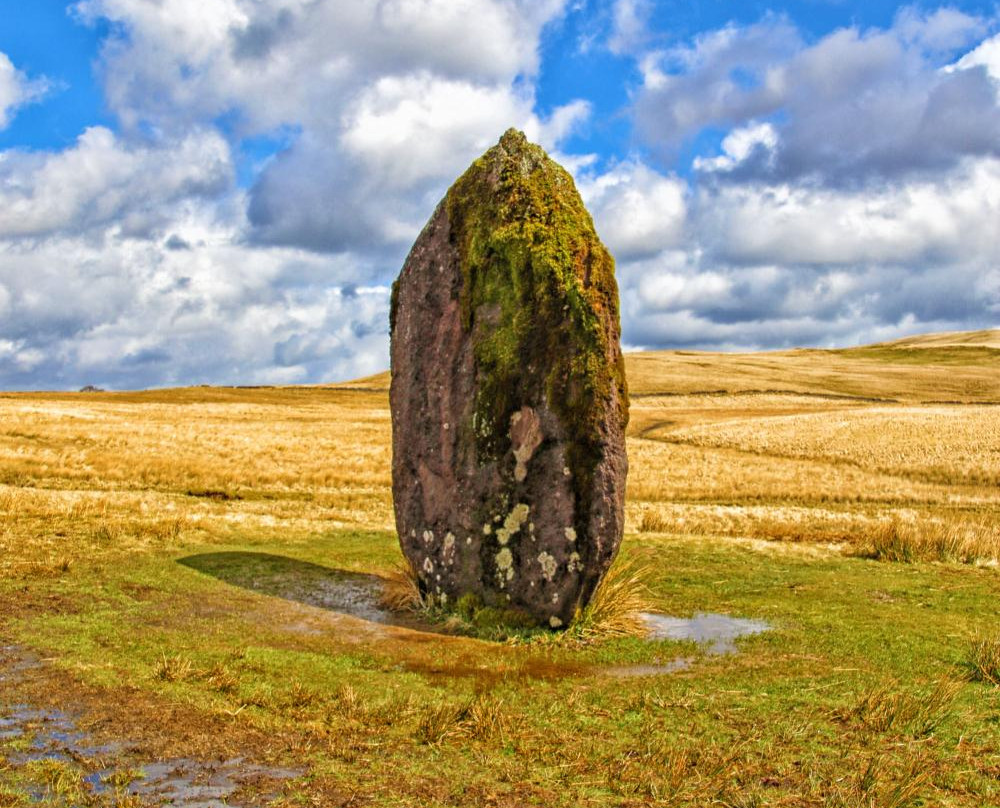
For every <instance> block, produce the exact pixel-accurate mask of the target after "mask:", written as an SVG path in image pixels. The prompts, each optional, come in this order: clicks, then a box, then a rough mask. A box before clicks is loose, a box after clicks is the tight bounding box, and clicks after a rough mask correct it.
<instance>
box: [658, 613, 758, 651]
mask: <svg viewBox="0 0 1000 808" xmlns="http://www.w3.org/2000/svg"><path fill="white" fill-rule="evenodd" d="M641 617H642V619H643V621H644V622H645V623H646V626H647V628H648V629H649V639H651V640H693V641H694V642H696V643H700V644H702V645H705V646H707V648H706V650H707V651H708V653H710V654H735V653H736V643H735V642H734V640H737V639H739V638H740V637H750V636H752V635H754V634H763V633H764V632H765V631H770V629H771V626H769V625H768V624H767V623H765V622H764V621H763V620H750V619H747V618H745V617H729V616H728V615H725V614H710V613H708V612H695V614H694V616H693V617H687V618H685V617H670V616H669V615H665V614H650V613H644V614H642V615H641Z"/></svg>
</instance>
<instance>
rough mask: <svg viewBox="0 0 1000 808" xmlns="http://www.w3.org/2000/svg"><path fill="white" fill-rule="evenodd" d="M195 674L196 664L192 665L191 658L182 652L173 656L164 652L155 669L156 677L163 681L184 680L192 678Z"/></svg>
mask: <svg viewBox="0 0 1000 808" xmlns="http://www.w3.org/2000/svg"><path fill="white" fill-rule="evenodd" d="M193 674H194V665H192V663H191V660H190V659H188V658H187V657H184V656H181V655H180V654H178V655H177V656H172V657H168V656H167V655H166V654H164V655H163V656H162V657H161V658H160V661H159V662H157V663H156V667H155V668H154V670H153V676H154V678H156V679H159V680H160V681H161V682H184V681H187V680H188V679H190V678H191V676H192V675H193Z"/></svg>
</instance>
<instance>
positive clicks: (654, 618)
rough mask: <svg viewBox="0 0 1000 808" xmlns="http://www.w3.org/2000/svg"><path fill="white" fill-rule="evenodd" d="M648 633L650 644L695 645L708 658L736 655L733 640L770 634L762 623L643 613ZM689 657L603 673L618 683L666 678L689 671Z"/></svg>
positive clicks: (715, 616) (723, 617)
mask: <svg viewBox="0 0 1000 808" xmlns="http://www.w3.org/2000/svg"><path fill="white" fill-rule="evenodd" d="M640 616H641V617H642V620H643V622H644V623H645V624H646V628H647V629H648V630H649V633H648V634H647V635H646V636H647V639H650V640H675V641H684V640H687V641H694V642H696V643H698V644H699V645H703V646H705V650H706V652H707V653H709V654H715V655H721V654H735V653H736V652H737V648H736V642H735V641H736V640H737V639H739V638H740V637H749V636H752V635H754V634H762V633H763V632H765V631H770V630H771V627H770V626H769V625H768V624H767V623H765V622H764V621H763V620H749V619H747V618H743V617H729V616H728V615H724V614H709V613H707V612H696V613H695V615H694V616H693V617H687V618H685V617H670V616H669V615H666V614H651V613H648V612H647V613H643V614H642V615H640ZM693 662H694V659H693V658H692V657H677V658H676V659H671V660H668V661H667V662H664V663H661V662H660V661H659V660H656V661H655V662H654V663H653V664H647V665H619V666H616V667H613V668H607V669H606V670H605V673H606V674H607V675H608V676H613V677H615V678H617V679H632V678H637V677H641V676H665V675H667V674H670V673H677V672H678V671H682V670H686V669H687V668H690V667H691V665H692V663H693Z"/></svg>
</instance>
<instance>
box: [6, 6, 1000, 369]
mask: <svg viewBox="0 0 1000 808" xmlns="http://www.w3.org/2000/svg"><path fill="white" fill-rule="evenodd" d="M567 5H568V4H567V2H566V0H357V1H356V2H350V3H344V2H336V0H159V2H156V3H150V2H148V0H82V2H79V3H77V4H76V6H75V7H74V8H75V13H76V14H77V16H78V18H79V19H80V20H82V21H84V22H101V23H102V24H103V23H107V22H110V23H111V25H110V26H106V27H105V26H103V25H102V30H106V31H107V34H106V36H105V39H104V44H103V47H102V50H101V55H100V59H99V70H100V77H101V81H102V83H103V86H104V89H105V96H106V102H107V106H108V109H109V110H110V112H111V114H112V115H113V117H114V124H112V125H107V126H96V127H92V128H90V129H87V130H85V131H84V132H82V133H80V136H79V137H78V139H77V140H76V142H74V143H72V144H71V145H69V146H67V147H66V148H65V149H63V150H61V151H56V152H32V151H29V150H25V149H20V150H17V149H13V150H8V151H6V152H0V386H2V387H41V386H50V387H76V386H82V385H83V384H98V385H100V386H105V387H135V386H147V385H163V384H190V383H200V382H215V383H240V384H242V383H261V384H265V383H293V382H315V381H325V380H330V379H336V378H345V377H349V376H357V375H361V374H364V373H369V372H375V371H377V370H380V369H383V368H384V367H385V365H386V363H387V347H388V334H387V325H388V324H387V314H388V305H389V301H388V294H389V293H388V283H389V281H390V280H391V278H392V277H393V276H394V275H395V274H396V272H397V271H398V268H399V266H400V264H401V262H402V259H403V256H404V253H405V250H406V249H407V247H408V245H409V244H410V243H411V242H412V240H413V238H414V237H415V236H416V234H417V232H418V230H419V228H420V226H421V225H422V224H423V223H424V222H425V221H426V219H427V217H428V216H429V214H430V212H431V210H432V208H433V205H434V204H435V203H436V202H437V201H438V199H440V197H441V195H442V193H443V192H444V190H445V188H446V187H447V185H448V184H449V183H450V182H451V181H452V180H453V179H454V177H455V176H456V175H457V173H458V172H460V171H461V170H462V169H464V168H465V166H466V165H467V164H468V163H469V162H470V161H471V160H472V159H473V158H474V157H476V156H477V155H478V154H480V153H481V152H482V151H483V150H484V149H485V148H487V147H488V146H489V145H491V144H492V143H494V142H495V141H496V139H497V137H498V136H499V135H500V134H501V132H502V131H503V130H504V129H506V128H507V127H508V126H511V125H514V126H519V127H520V128H522V129H524V130H525V131H526V132H527V134H528V136H529V137H530V138H532V139H533V140H536V141H538V142H541V143H542V144H543V145H544V146H546V147H547V148H548V149H549V150H550V152H552V153H553V154H554V155H555V156H556V157H557V158H558V159H559V160H560V161H562V162H563V163H564V164H565V165H567V167H569V168H570V169H571V171H572V172H573V173H574V174H575V176H576V179H577V184H578V187H579V188H580V190H581V192H582V194H583V196H584V198H585V201H586V202H587V204H588V206H589V208H590V209H591V211H592V212H593V215H594V220H595V224H596V226H597V229H598V232H599V233H600V235H601V236H602V238H603V239H604V240H605V241H606V243H607V244H608V245H609V247H610V248H611V249H612V251H613V252H614V254H615V255H616V258H617V262H618V272H619V283H620V287H621V300H622V312H623V333H624V338H625V341H626V342H627V343H628V344H629V345H631V346H644V347H661V346H667V345H671V346H684V345H686V346H695V347H703V348H754V347H779V346H784V345H793V344H814V345H815V344H847V343H854V342H859V341H866V340H875V339H885V338H890V337H893V336H896V335H898V334H901V333H905V332H907V331H916V330H943V329H947V328H962V327H967V328H973V327H984V326H989V325H994V324H995V323H996V318H997V317H1000V237H998V236H997V235H996V228H995V227H994V222H995V221H996V220H997V215H998V214H1000V192H998V191H997V189H998V188H1000V154H998V153H997V149H998V147H997V143H1000V138H998V135H1000V129H998V127H1000V117H998V103H997V95H996V93H997V91H998V83H1000V45H998V44H997V43H998V42H1000V38H984V37H987V36H988V34H989V33H990V31H991V30H994V28H993V27H992V26H994V23H995V21H991V20H983V19H979V18H975V17H971V16H969V15H966V14H963V13H961V12H959V11H956V10H953V9H938V10H930V11H926V10H918V9H902V10H901V11H900V12H899V13H898V14H897V17H896V19H895V21H894V22H893V24H892V25H891V26H890V27H889V28H887V29H884V30H883V29H865V30H863V29H860V28H856V27H849V28H844V29H840V30H837V31H832V32H830V33H828V34H827V35H826V36H823V37H821V38H819V39H809V38H807V37H805V36H803V35H802V33H801V32H800V31H799V29H798V28H797V27H796V26H795V25H794V23H793V22H792V21H791V20H790V19H788V18H785V17H780V16H774V15H770V16H765V17H764V18H763V19H762V20H760V21H759V22H758V23H756V24H753V25H748V26H737V25H729V26H725V27H723V28H721V29H719V30H715V31H706V32H702V33H701V34H699V35H697V36H695V37H694V38H692V39H691V40H690V41H687V42H681V43H679V44H676V45H675V46H673V47H670V48H663V47H661V46H659V45H657V44H656V43H663V42H667V41H671V40H670V38H669V37H668V36H666V35H665V32H656V31H653V30H651V28H650V26H651V20H652V16H651V12H652V10H653V4H652V3H650V2H647V0H616V2H614V3H613V4H612V5H610V6H609V7H607V8H609V11H610V14H609V15H604V14H603V12H602V13H601V14H600V15H598V16H599V18H600V21H601V23H602V24H603V25H605V29H604V31H603V34H602V35H601V37H599V40H600V41H604V42H606V43H607V46H608V50H610V51H612V52H613V53H614V54H616V55H617V56H616V58H630V57H631V58H634V60H635V67H636V69H637V72H636V75H637V76H639V79H638V82H639V83H638V85H637V86H636V87H635V88H633V89H634V92H633V93H632V94H631V96H630V99H631V108H630V111H631V113H632V122H633V123H634V125H635V137H634V139H633V140H632V141H631V145H633V146H634V147H635V151H634V153H631V154H619V155H615V156H611V157H610V159H608V155H602V156H597V155H592V154H571V153H565V151H564V148H565V144H566V143H567V142H573V141H570V140H569V135H571V134H573V133H574V132H576V131H578V130H579V129H580V128H581V124H583V123H585V122H586V121H588V119H589V117H590V116H591V114H592V109H591V105H590V103H589V102H588V100H587V99H585V98H583V99H572V98H569V99H564V100H565V103H564V104H563V105H562V106H557V107H556V108H554V109H552V108H551V107H550V108H549V110H548V112H547V113H546V114H545V115H541V114H540V113H539V105H538V103H537V99H536V91H535V82H536V80H537V77H538V75H539V71H540V68H541V63H540V58H541V57H540V54H541V53H542V52H543V49H542V48H541V43H542V38H543V32H544V31H545V30H546V26H548V25H550V24H551V23H553V22H554V21H557V20H559V18H560V17H561V16H562V15H563V14H564V13H565V11H566V6H567ZM588 8H589V6H588ZM609 26H610V27H609ZM673 41H676V40H673ZM605 56H607V53H606V52H605ZM608 58H610V57H608ZM11 87H13V88H14V89H13V90H11V89H10V88H11ZM32 88H33V89H32ZM43 90H44V86H43V83H37V82H36V83H35V84H32V82H31V80H29V79H27V78H26V77H25V76H23V75H22V74H21V73H18V72H17V70H16V69H15V68H14V67H13V65H10V64H9V60H6V57H3V56H2V55H0V127H2V126H3V125H4V124H5V123H6V122H7V121H9V120H10V115H11V114H13V111H14V110H16V109H17V107H18V105H21V104H24V103H27V102H28V101H30V100H32V99H33V98H37V97H39V93H41V92H43ZM624 98H625V93H624V92H623V101H624ZM260 142H273V143H279V142H280V143H281V144H282V145H281V148H280V150H277V147H275V149H274V150H272V151H271V152H268V153H265V154H263V155H262V154H259V153H257V152H255V151H253V150H252V149H253V148H256V147H251V146H248V145H247V144H248V143H251V144H252V143H260ZM681 147H684V148H683V149H682V148H681ZM679 155H684V157H683V160H682V159H681V158H680V157H679ZM248 162H252V163H253V167H252V170H250V171H249V172H248V170H247V167H246V166H247V164H248ZM237 177H239V178H240V180H239V181H238V180H237Z"/></svg>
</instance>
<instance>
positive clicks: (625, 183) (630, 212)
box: [580, 161, 687, 261]
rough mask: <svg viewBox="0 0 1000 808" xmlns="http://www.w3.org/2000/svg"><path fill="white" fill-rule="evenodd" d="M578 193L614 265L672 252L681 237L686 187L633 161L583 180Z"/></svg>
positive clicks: (680, 182) (583, 177)
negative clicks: (587, 208) (614, 260)
mask: <svg viewBox="0 0 1000 808" xmlns="http://www.w3.org/2000/svg"><path fill="white" fill-rule="evenodd" d="M580 191H581V193H582V195H583V197H584V200H585V202H586V203H587V205H588V207H589V208H590V210H591V212H592V214H593V216H594V221H595V224H596V227H597V231H598V233H599V234H600V236H601V238H602V239H603V240H604V241H605V242H606V243H607V245H608V247H609V248H610V249H611V251H612V252H613V253H614V254H615V255H616V256H617V257H618V259H619V260H625V261H628V260H633V259H637V258H643V257H646V256H649V255H654V254H657V253H659V252H662V251H663V250H666V249H669V248H671V247H675V246H677V245H678V244H679V243H680V239H681V236H682V234H683V229H684V223H685V217H686V213H687V207H686V200H685V195H686V186H685V184H684V183H683V182H682V181H680V180H678V179H677V178H676V177H667V176H664V175H661V174H659V173H657V172H656V171H653V170H652V169H650V168H649V167H648V166H646V165H644V164H643V163H641V162H638V161H632V162H628V163H622V164H620V165H618V166H616V167H614V168H612V169H611V170H609V171H606V172H603V173H601V174H598V175H583V176H582V177H581V182H580Z"/></svg>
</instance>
